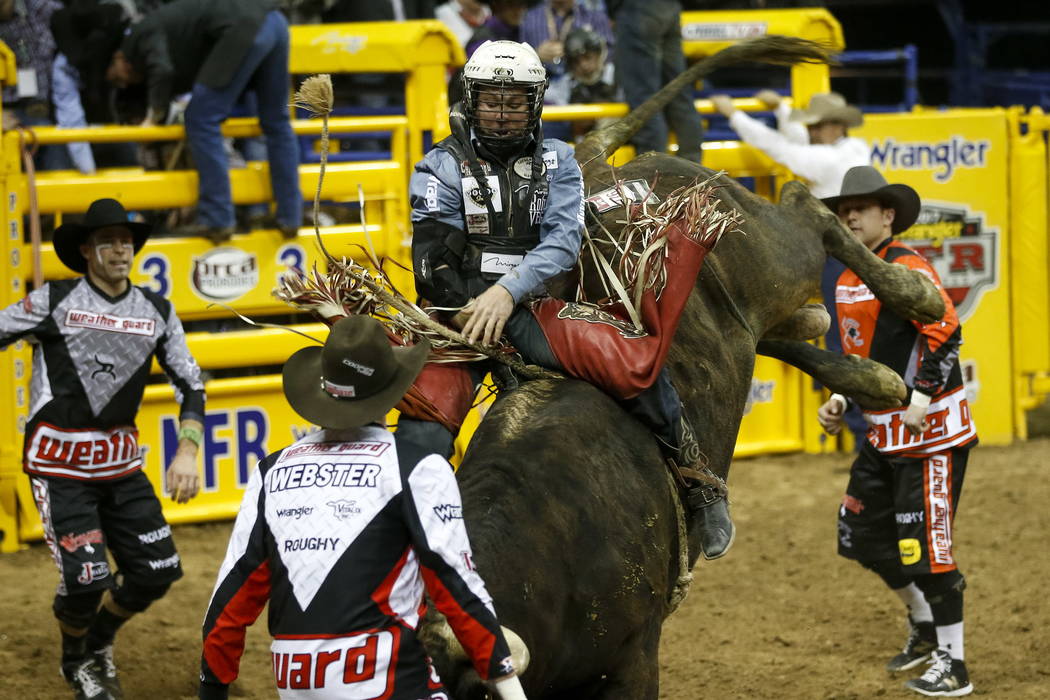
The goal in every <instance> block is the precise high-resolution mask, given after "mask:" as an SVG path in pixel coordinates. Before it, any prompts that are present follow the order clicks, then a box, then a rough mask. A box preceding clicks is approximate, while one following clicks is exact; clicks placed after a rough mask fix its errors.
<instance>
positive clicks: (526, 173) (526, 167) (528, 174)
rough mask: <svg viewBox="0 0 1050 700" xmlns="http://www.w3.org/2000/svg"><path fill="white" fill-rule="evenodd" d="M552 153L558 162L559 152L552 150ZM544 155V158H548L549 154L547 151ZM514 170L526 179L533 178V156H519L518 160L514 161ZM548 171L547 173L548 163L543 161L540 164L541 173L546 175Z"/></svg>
mask: <svg viewBox="0 0 1050 700" xmlns="http://www.w3.org/2000/svg"><path fill="white" fill-rule="evenodd" d="M550 153H551V155H553V156H554V162H555V163H557V162H558V154H557V153H555V152H554V151H551V152H550ZM543 157H544V159H546V157H547V154H546V153H545V154H544V155H543ZM555 167H557V166H555ZM514 172H515V173H516V174H517V175H518V177H521V178H524V179H526V180H531V179H532V157H531V156H525V157H524V158H518V159H517V160H516V161H514ZM546 173H547V163H546V162H543V163H541V164H540V175H545V174H546Z"/></svg>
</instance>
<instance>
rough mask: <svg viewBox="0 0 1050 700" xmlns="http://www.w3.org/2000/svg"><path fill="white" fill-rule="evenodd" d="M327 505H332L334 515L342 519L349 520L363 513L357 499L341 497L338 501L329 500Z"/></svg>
mask: <svg viewBox="0 0 1050 700" xmlns="http://www.w3.org/2000/svg"><path fill="white" fill-rule="evenodd" d="M325 505H326V506H328V507H330V508H331V509H332V515H334V516H335V517H337V518H339V519H340V520H349V519H350V518H352V517H354V516H355V515H360V514H361V507H360V506H359V505H357V501H351V500H348V499H346V498H341V499H339V500H338V501H328V503H326V504H325Z"/></svg>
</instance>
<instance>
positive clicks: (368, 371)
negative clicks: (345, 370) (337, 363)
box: [342, 357, 376, 377]
mask: <svg viewBox="0 0 1050 700" xmlns="http://www.w3.org/2000/svg"><path fill="white" fill-rule="evenodd" d="M342 363H343V364H344V365H346V366H347V367H349V368H350V369H352V370H354V371H355V372H357V373H358V374H363V375H365V376H366V377H371V376H372V375H373V374H375V373H376V371H375V368H374V367H369V366H368V365H363V364H361V363H360V362H354V361H353V360H351V359H350V358H349V357H344V358H343V359H342Z"/></svg>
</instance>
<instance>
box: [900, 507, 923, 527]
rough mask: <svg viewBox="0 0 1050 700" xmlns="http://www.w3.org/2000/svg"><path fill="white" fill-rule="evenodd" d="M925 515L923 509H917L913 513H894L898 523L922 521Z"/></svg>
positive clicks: (905, 523) (911, 523)
mask: <svg viewBox="0 0 1050 700" xmlns="http://www.w3.org/2000/svg"><path fill="white" fill-rule="evenodd" d="M925 517H926V514H925V513H923V512H922V511H921V510H917V511H915V512H913V513H897V514H895V515H894V518H895V519H896V520H897V524H898V525H914V524H915V523H921V522H922V521H923V520H924V519H925Z"/></svg>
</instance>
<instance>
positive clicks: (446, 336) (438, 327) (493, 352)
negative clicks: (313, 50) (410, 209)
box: [274, 74, 564, 379]
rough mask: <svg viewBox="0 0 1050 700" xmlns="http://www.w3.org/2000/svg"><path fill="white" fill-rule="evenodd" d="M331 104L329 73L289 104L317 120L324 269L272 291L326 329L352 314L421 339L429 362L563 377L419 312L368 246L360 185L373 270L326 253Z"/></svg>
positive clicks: (317, 199)
mask: <svg viewBox="0 0 1050 700" xmlns="http://www.w3.org/2000/svg"><path fill="white" fill-rule="evenodd" d="M333 101H334V98H333V94H332V78H331V76H330V75H327V74H321V75H315V76H311V77H309V78H307V79H306V80H304V81H303V83H302V85H301V86H300V88H299V90H298V92H296V93H295V97H294V98H293V100H292V105H293V106H296V107H303V108H304V109H306V110H308V111H309V112H310V113H311V115H313V116H319V117H321V166H320V170H319V172H318V178H317V190H316V191H315V192H314V235H315V236H316V238H317V247H318V249H319V250H320V252H321V255H322V256H323V257H324V260H325V263H326V265H327V270H328V271H327V272H326V273H322V272H320V271H319V270H318V269H317V264H316V263H314V265H313V267H312V269H311V271H310V273H309V274H305V273H304V274H301V275H283V276H282V277H281V279H280V280H279V281H278V285H277V288H276V289H275V290H274V296H275V297H277V298H278V299H281V300H282V301H284V302H285V303H287V304H289V305H291V306H294V307H296V308H299V309H302V310H305V311H310V312H312V313H314V314H315V315H317V316H320V317H321V318H322V319H323V320H324V321H325V322H326V323H328V324H329V325H331V324H332V323H334V322H335V321H337V320H338V319H340V318H343V317H344V316H349V315H352V314H362V315H369V316H373V317H375V318H376V319H377V320H378V321H380V322H381V323H383V325H384V326H386V329H387V332H388V333H389V334H390V335H391V336H392V337H393V338H395V339H396V340H397V341H399V342H401V343H403V344H414V343H416V342H419V341H420V340H422V339H426V340H428V341H430V344H431V352H430V358H429V360H430V361H431V362H445V363H448V362H471V361H477V360H481V359H485V358H489V359H493V360H496V361H497V362H501V363H503V364H505V365H507V366H509V367H510V368H511V369H513V370H514V371H515V372H517V373H519V374H521V375H522V376H524V377H527V378H529V379H563V378H564V375H562V374H559V373H557V372H552V371H550V370H547V369H545V368H542V367H538V366H536V365H527V364H525V363H524V362H522V361H520V360H518V359H517V358H515V357H512V356H510V355H509V354H507V353H506V352H505V349H504V348H502V347H499V346H497V347H485V346H483V345H480V344H477V343H470V342H468V341H467V339H466V337H464V336H463V335H462V334H461V333H458V332H456V331H455V330H453V329H451V328H448V327H447V326H444V325H442V324H440V323H438V322H436V321H434V320H433V319H432V318H430V316H429V315H428V314H427V313H426V312H425V311H424V310H423V309H421V308H420V307H419V306H417V305H416V304H414V303H412V302H411V301H409V300H408V299H407V298H406V297H405V296H404V295H403V294H401V293H400V292H399V291H398V290H397V287H396V286H395V285H394V284H393V282H392V281H391V280H390V277H389V276H388V275H387V274H386V272H385V271H384V270H383V261H381V260H380V259H379V257H378V256H377V254H376V251H375V248H374V247H373V246H372V240H371V236H370V235H369V232H368V222H367V220H366V218H365V217H366V215H365V207H364V193H363V190H362V189H361V188H360V186H359V187H358V198H359V201H360V203H361V225H362V227H363V229H364V231H365V239H366V241H368V249H367V250H366V251H365V252H366V255H367V257H368V260H369V262H370V263H371V264H372V266H373V268H374V270H369V269H368V268H366V267H364V266H363V265H360V264H358V263H357V262H355V261H354V260H353V259H351V258H347V257H345V256H344V257H341V258H336V257H335V256H334V255H332V254H331V253H330V252H329V251H328V249H327V248H326V247H325V245H324V241H323V240H322V237H321V230H320V225H319V213H320V207H321V188H322V184H323V183H324V176H325V168H326V165H327V163H328V150H329V141H328V116H329V114H331V112H332V106H333ZM359 247H360V246H359ZM395 264H396V263H395Z"/></svg>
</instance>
